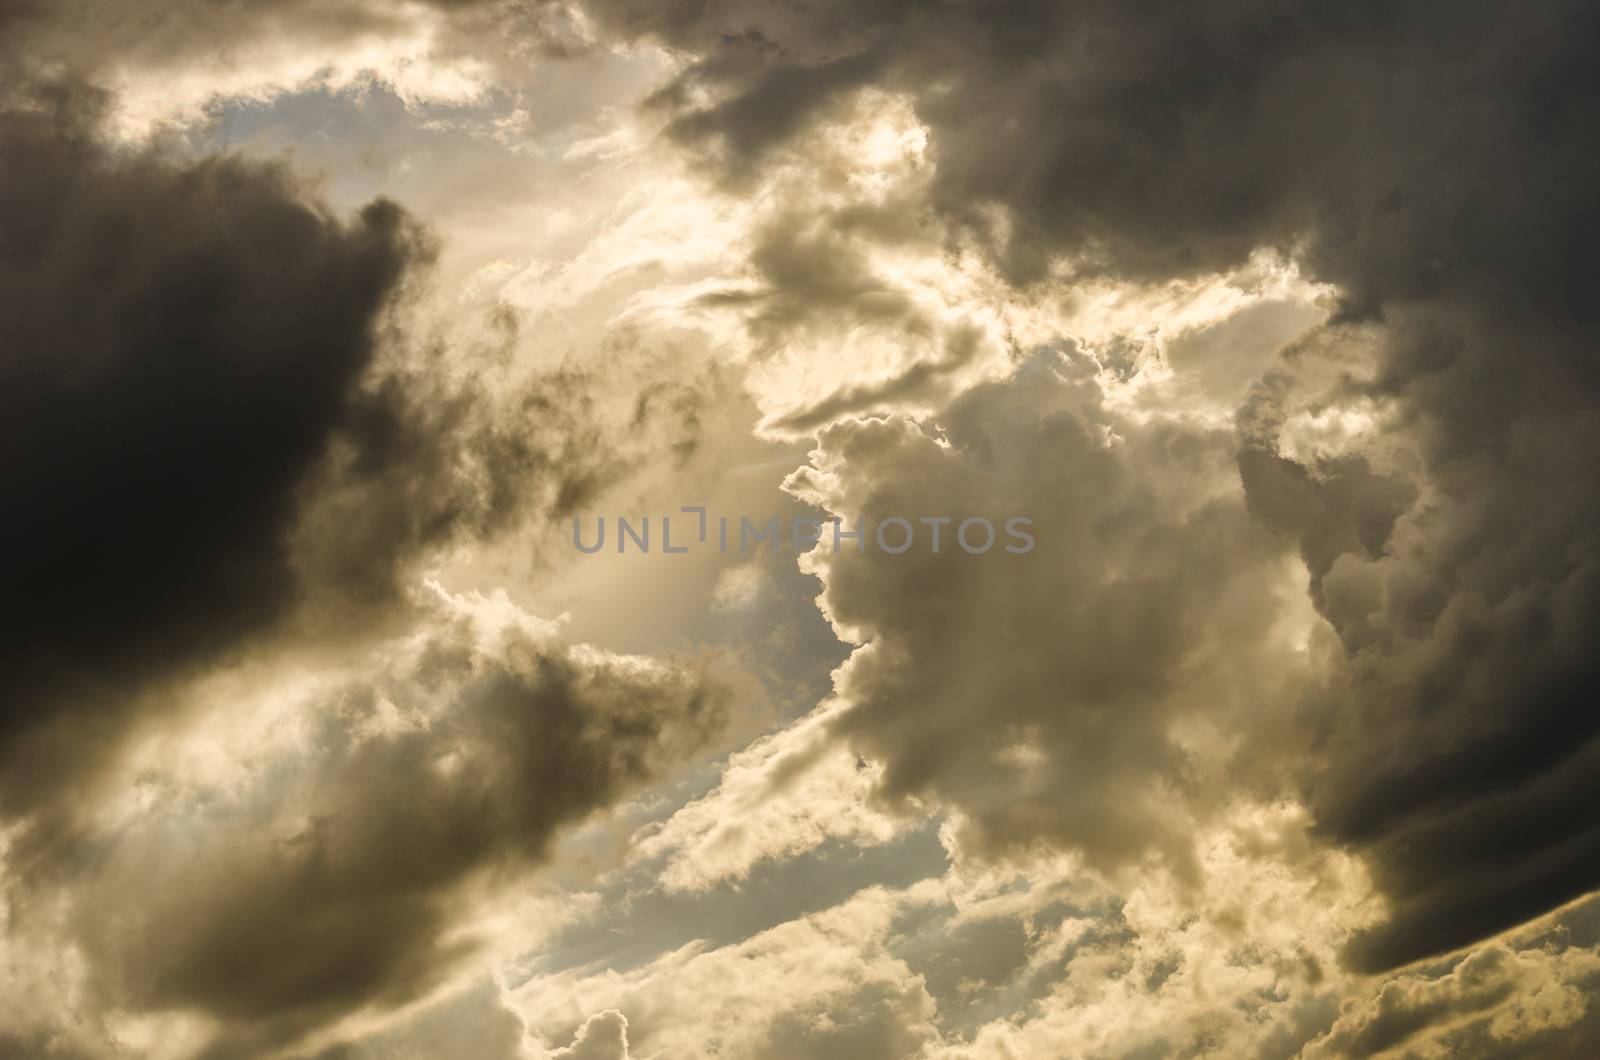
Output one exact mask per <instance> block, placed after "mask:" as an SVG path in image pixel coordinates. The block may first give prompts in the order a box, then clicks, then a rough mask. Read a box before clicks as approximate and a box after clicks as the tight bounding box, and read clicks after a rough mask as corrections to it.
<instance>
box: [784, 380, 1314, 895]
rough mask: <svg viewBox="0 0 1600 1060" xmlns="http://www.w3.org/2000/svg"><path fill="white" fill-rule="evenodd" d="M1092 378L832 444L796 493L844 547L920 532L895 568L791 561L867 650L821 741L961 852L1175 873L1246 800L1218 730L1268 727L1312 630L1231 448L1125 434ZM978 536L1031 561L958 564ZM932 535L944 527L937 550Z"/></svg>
mask: <svg viewBox="0 0 1600 1060" xmlns="http://www.w3.org/2000/svg"><path fill="white" fill-rule="evenodd" d="M1097 372H1098V367H1097V365H1096V363H1095V362H1094V361H1093V360H1092V359H1090V358H1089V357H1087V356H1086V355H1084V354H1083V353H1081V352H1079V351H1076V350H1067V351H1053V350H1044V351H1040V352H1039V353H1038V354H1036V355H1035V356H1034V357H1033V358H1031V359H1030V360H1029V361H1028V362H1027V363H1026V364H1025V365H1024V366H1023V367H1022V368H1021V369H1020V370H1019V371H1018V373H1017V375H1016V376H1015V378H1013V379H1011V380H1007V381H1004V382H1000V383H993V384H988V385H984V386H979V387H976V388H974V389H972V390H970V391H968V392H967V393H966V394H965V395H963V396H962V397H961V398H959V399H957V400H956V401H955V402H953V403H952V404H951V405H950V406H949V407H948V408H947V409H945V410H944V411H943V412H942V413H940V414H939V415H938V416H937V417H936V418H934V419H933V420H932V421H931V422H929V423H927V424H918V423H915V422H912V421H910V420H908V419H906V418H903V417H898V416H895V417H888V418H883V419H876V418H874V419H865V420H847V421H844V422H841V423H839V424H836V425H834V426H833V427H830V428H828V429H826V430H824V431H822V432H821V433H820V435H819V444H818V447H817V449H816V450H814V452H813V454H812V459H811V463H810V465H809V466H808V467H806V468H803V469H801V470H800V471H799V472H797V473H796V474H795V475H793V476H792V477H791V479H790V489H791V490H793V491H794V492H795V493H796V495H797V496H800V497H802V498H803V499H806V500H808V501H811V502H812V503H816V504H818V505H820V506H822V507H823V508H825V509H826V510H827V511H828V512H830V513H832V514H834V515H836V516H837V517H839V518H841V519H843V520H845V528H846V529H849V528H851V527H853V526H854V524H855V522H856V520H857V519H865V520H867V522H868V525H869V526H870V527H872V528H877V527H879V526H880V524H884V522H885V520H887V519H890V518H893V517H898V518H901V519H905V520H909V521H910V523H911V525H912V528H913V533H914V535H915V540H914V542H913V547H912V548H910V549H909V550H907V551H905V552H904V553H901V554H895V553H892V552H889V551H885V550H884V549H882V548H879V547H876V546H874V547H869V548H866V549H864V550H862V551H859V552H858V551H857V550H856V548H855V543H854V542H849V541H846V542H843V544H842V547H841V548H839V549H838V550H837V551H835V548H834V546H833V543H832V541H831V538H830V539H828V540H825V541H824V543H823V545H822V546H820V547H819V548H817V549H816V550H814V551H813V552H812V553H811V554H810V555H809V556H807V557H806V562H807V563H808V565H809V566H810V568H811V569H814V570H815V571H816V572H817V573H818V574H819V576H820V577H821V578H822V580H823V583H824V586H825V590H824V593H823V596H822V598H821V604H822V606H823V608H824V611H825V613H826V614H827V615H828V617H829V619H830V620H831V621H832V622H833V623H834V625H835V628H836V629H838V630H839V631H840V634H841V636H843V637H845V638H847V639H849V640H852V641H854V642H855V643H857V644H860V645H861V647H859V648H857V649H856V651H855V652H854V654H853V655H852V656H851V658H850V659H849V661H848V662H847V663H846V664H845V665H844V666H843V667H842V668H841V669H840V671H839V672H838V674H837V675H836V681H835V684H836V689H837V694H838V696H839V698H840V700H841V702H842V703H843V709H841V710H840V711H839V713H838V714H837V716H836V720H835V721H834V723H833V728H834V731H835V732H836V734H837V735H838V736H839V737H841V738H842V739H844V740H845V741H846V742H847V743H848V745H849V746H850V747H852V748H853V749H855V750H856V751H857V752H858V753H860V754H862V755H863V756H865V757H866V758H867V759H868V760H869V761H877V762H881V763H882V764H883V774H882V778H881V780H880V782H879V784H878V793H879V794H880V795H884V796H887V797H888V798H890V799H892V800H914V799H927V800H931V801H932V802H933V804H934V805H942V806H944V807H946V808H949V809H953V810H958V811H959V812H960V815H961V820H962V822H963V827H964V828H966V829H967V830H968V831H969V834H968V836H967V838H966V840H964V842H963V845H964V846H970V848H971V849H973V850H974V851H977V850H988V851H990V852H992V853H995V854H1004V853H1007V852H1012V853H1015V852H1019V851H1022V850H1026V849H1028V848H1029V847H1030V846H1031V845H1033V844H1036V843H1041V842H1043V843H1049V844H1061V845H1064V846H1067V847H1070V848H1073V849H1076V850H1079V851H1082V852H1084V853H1085V854H1087V855H1088V856H1089V859H1090V861H1091V864H1093V865H1095V866H1096V867H1098V868H1101V869H1105V870H1108V871H1110V870H1115V869H1118V868H1123V867H1128V866H1131V865H1133V864H1136V863H1138V862H1140V860H1141V859H1142V858H1144V857H1145V856H1147V855H1159V856H1163V857H1165V858H1167V859H1168V860H1169V861H1171V862H1172V863H1174V864H1182V863H1184V862H1186V860H1187V859H1188V858H1189V857H1190V855H1191V851H1190V849H1189V842H1188V836H1189V834H1190V832H1191V830H1192V829H1193V827H1194V825H1195V822H1196V820H1199V819H1203V818H1204V817H1205V816H1207V815H1208V814H1210V813H1211V812H1213V811H1214V810H1215V809H1216V808H1217V807H1218V806H1220V805H1222V804H1223V803H1224V802H1225V801H1226V800H1227V799H1229V798H1233V797H1238V796H1242V795H1244V794H1245V793H1246V792H1247V791H1248V790H1249V789H1248V788H1247V787H1244V786H1243V785H1245V784H1247V783H1248V780H1249V776H1250V774H1251V773H1252V772H1253V769H1252V767H1251V765H1250V764H1249V763H1244V762H1235V763H1232V765H1231V766H1230V765H1228V747H1227V741H1228V739H1229V737H1228V736H1227V733H1229V732H1230V730H1234V729H1236V728H1238V727H1240V726H1248V725H1252V724H1255V723H1257V722H1260V723H1262V724H1270V723H1271V722H1270V711H1271V709H1272V708H1271V706H1270V704H1271V703H1272V702H1273V700H1274V699H1275V698H1276V697H1277V696H1279V695H1281V694H1283V692H1284V691H1285V690H1286V689H1292V688H1294V687H1295V682H1296V681H1297V680H1298V679H1300V677H1301V675H1302V673H1303V670H1302V667H1303V663H1304V658H1305V656H1304V654H1303V648H1304V644H1303V636H1302V634H1303V627H1299V628H1297V627H1296V615H1295V610H1294V608H1293V607H1292V606H1290V605H1289V602H1288V600H1287V599H1286V598H1287V597H1288V596H1289V595H1290V594H1289V586H1290V585H1291V584H1292V583H1291V582H1290V580H1289V579H1291V578H1292V577H1293V572H1292V568H1291V566H1290V564H1289V559H1290V557H1289V555H1288V554H1287V553H1286V552H1285V550H1284V549H1283V548H1282V546H1281V545H1280V544H1275V543H1274V538H1273V536H1272V535H1271V534H1270V533H1269V532H1268V531H1266V530H1264V529H1262V528H1260V527H1258V526H1256V525H1255V524H1254V523H1253V521H1252V520H1251V518H1250V516H1249V514H1248V513H1247V512H1246V510H1245V505H1244V498H1243V494H1242V491H1241V490H1240V489H1239V487H1238V484H1237V481H1236V479H1235V478H1234V471H1233V450H1232V439H1231V437H1230V435H1229V432H1227V431H1225V430H1218V429H1208V428H1199V429H1196V428H1193V427H1190V426H1187V425H1185V424H1184V423H1182V422H1181V421H1175V420H1166V419H1157V420H1151V421H1149V422H1144V423H1140V422H1138V421H1135V420H1132V419H1127V418H1124V417H1122V416H1121V415H1120V414H1118V413H1116V412H1114V411H1113V410H1112V409H1110V408H1108V407H1107V405H1106V404H1105V402H1104V392H1103V390H1102V389H1101V384H1100V382H1098V381H1097V380H1098V379H1099V376H1098V375H1097ZM969 517H983V518H986V519H988V520H989V521H990V523H991V525H992V526H993V527H994V528H995V529H996V534H997V539H998V540H999V542H1000V544H1004V543H1007V542H1009V541H1010V539H1009V538H1006V537H1005V536H1004V527H1005V526H1006V524H1007V522H1008V521H1009V520H1011V519H1013V518H1017V517H1021V518H1027V519H1029V520H1031V524H1030V526H1029V528H1028V532H1029V533H1030V534H1032V535H1033V538H1034V540H1035V542H1036V544H1035V547H1034V548H1033V549H1032V550H1031V551H1028V552H1027V553H1026V554H1020V555H1019V554H1012V553H1008V552H1006V551H1004V549H1003V548H1002V547H1000V546H999V545H997V546H996V547H994V548H993V549H992V550H990V551H989V552H987V553H985V554H983V555H970V554H968V553H967V552H965V551H964V550H963V549H962V548H960V547H958V542H957V539H956V533H957V524H958V523H960V522H961V521H963V520H966V519H968V518H969ZM929 518H946V519H949V520H952V521H951V522H950V523H948V524H946V525H945V526H944V527H943V528H942V531H941V533H942V537H943V540H942V542H941V544H940V545H939V551H938V552H935V550H934V548H935V546H934V541H933V536H932V535H933V532H934V528H933V527H932V526H930V525H927V524H924V523H922V522H921V521H922V520H923V519H929ZM875 532H876V530H869V534H872V533H875ZM885 533H886V534H887V535H888V537H889V539H890V540H891V541H898V540H899V537H898V536H897V535H898V534H899V533H900V531H897V530H894V529H893V528H892V527H891V528H889V529H886V530H885ZM826 536H827V535H825V537H826ZM972 536H974V537H981V536H982V535H981V533H974V534H973V535H972ZM1219 769H1227V770H1229V771H1228V772H1227V773H1226V774H1223V773H1218V772H1216V771H1217V770H1219ZM1223 775H1227V776H1229V777H1232V778H1233V780H1234V782H1235V784H1237V785H1240V786H1239V787H1237V788H1234V789H1233V790H1229V787H1228V786H1220V787H1219V784H1218V782H1219V781H1220V779H1221V777H1222V776H1223Z"/></svg>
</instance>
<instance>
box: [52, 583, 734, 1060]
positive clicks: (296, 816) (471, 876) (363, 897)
mask: <svg viewBox="0 0 1600 1060" xmlns="http://www.w3.org/2000/svg"><path fill="white" fill-rule="evenodd" d="M392 654H393V658H392V659H391V660H389V661H387V662H386V663H384V664H383V665H382V668H381V669H380V670H379V672H376V673H374V674H372V675H371V676H363V677H361V678H359V679H357V680H353V681H351V682H349V683H347V684H345V685H343V686H341V687H336V688H333V689H331V690H329V691H328V692H327V693H325V694H323V695H320V696H318V697H317V698H315V699H314V700H313V701H312V702H309V703H307V704H305V705H304V706H303V708H301V709H302V710H303V711H304V716H305V725H306V732H305V737H304V746H302V747H299V748H294V749H293V750H294V751H295V752H296V753H294V754H292V755H289V754H287V753H280V754H279V755H276V756H274V755H270V754H268V755H263V756H262V757H261V759H260V760H256V761H251V760H249V759H247V760H246V761H245V762H242V763H241V765H242V766H243V767H244V768H246V769H248V770H251V771H261V772H263V773H265V774H266V775H267V776H268V777H270V778H271V779H270V780H269V781H268V782H267V783H264V784H261V785H258V786H257V787H255V788H254V789H253V790H251V789H247V791H248V792H249V794H247V795H246V796H245V797H243V798H240V797H238V796H237V795H233V794H230V793H228V792H227V791H226V789H222V790H216V791H202V792H198V793H196V794H198V795H200V796H201V798H200V799H199V800H198V801H199V802H200V804H202V805H204V804H206V803H211V806H210V808H209V809H206V810H201V811H199V812H198V813H197V812H196V811H194V810H188V811H185V810H182V809H179V808H177V806H175V807H174V810H173V811H172V812H171V814H170V816H167V815H154V816H151V817H149V818H147V819H146V820H144V821H143V822H141V824H140V826H139V828H138V829H137V830H135V831H134V832H132V833H130V834H124V835H122V836H118V837H115V838H112V839H108V840H105V841H104V846H103V848H101V849H97V850H95V851H94V852H93V859H92V862H90V863H88V864H93V865H94V866H95V867H94V868H93V869H88V868H87V864H85V865H80V866H78V871H79V872H82V873H84V875H83V876H82V877H80V879H79V881H78V884H77V886H78V890H77V896H76V899H75V901H74V903H73V907H72V909H71V910H70V912H69V918H70V922H71V923H72V925H73V930H74V931H75V932H76V933H77V934H78V935H79V937H80V940H81V944H82V945H83V946H84V948H85V951H86V952H87V953H88V954H89V955H90V958H91V963H92V966H93V967H94V968H95V969H97V971H98V974H99V975H101V976H103V977H104V980H105V981H103V982H102V983H100V984H99V986H100V988H101V989H104V990H105V991H107V992H108V993H109V994H110V995H111V998H112V999H113V1000H114V1002H115V1003H116V1004H117V1005H118V1006H119V1007H122V1008H127V1009H132V1010H136V1011H138V1010H158V1011H159V1010H170V1009H175V1010H183V1011H190V1012H199V1013H203V1014H206V1015H208V1016H210V1017H213V1018H215V1019H217V1020H218V1021H219V1024H220V1028H221V1029H220V1030H219V1032H218V1035H217V1038H216V1040H215V1041H213V1042H212V1043H210V1044H209V1045H208V1046H207V1049H206V1051H205V1052H204V1053H203V1054H202V1055H207V1056H218V1057H223V1056H239V1055H256V1054H258V1053H261V1052H264V1051H266V1050H267V1049H269V1048H270V1047H272V1046H273V1045H275V1044H278V1043H279V1042H288V1041H293V1040H294V1039H295V1037H296V1036H297V1035H298V1034H299V1033H302V1032H303V1031H304V1030H305V1029H307V1028H310V1027H317V1026H320V1025H323V1024H327V1023H330V1022H332V1021H334V1020H335V1019H336V1018H337V1017H339V1016H341V1015H343V1014H344V1013H346V1012H350V1011H354V1010H358V1009H361V1008H363V1007H366V1006H369V1005H384V1004H389V1005H393V1004H398V1003H403V1002H406V1001H411V1000H413V999H415V998H417V997H420V996H422V995H423V994H424V993H425V992H426V991H427V990H429V989H430V988H432V987H434V986H436V985H437V984H439V983H440V982H442V981H444V980H445V979H446V977H447V976H449V975H450V974H451V973H452V972H454V971H455V969H456V968H457V966H458V964H459V962H460V960H461V959H462V958H463V957H465V956H467V955H469V954H471V953H472V952H473V951H474V950H475V949H476V948H477V947H479V946H481V945H482V944H483V943H484V942H486V941H487V940H486V939H484V938H482V937H479V936H478V935H477V934H476V932H475V931H473V930H463V928H464V927H470V925H464V924H463V923H462V921H463V920H464V919H470V911H471V904H470V902H469V901H468V898H469V897H470V895H469V894H466V893H464V890H465V889H466V888H468V887H469V886H476V887H479V888H492V887H493V886H494V885H496V884H497V883H498V881H497V880H496V878H495V877H496V874H497V873H498V874H499V875H500V876H504V875H505V874H506V873H507V872H509V871H513V870H516V869H517V868H519V867H520V866H525V865H527V864H529V863H532V862H536V861H537V860H538V859H540V858H542V857H543V856H544V855H545V853H546V850H547V847H548V845H549V844H550V842H551V838H552V836H553V835H554V834H555V832H556V830H557V829H558V828H559V827H560V826H562V825H566V824H572V823H575V822H578V821H581V820H583V819H584V818H585V817H586V816H587V815H588V814H590V813H591V812H593V811H594V810H596V809H598V808H602V807H604V806H606V805H608V804H609V803H611V802H612V801H614V800H615V799H616V798H617V797H618V796H619V795H621V794H624V793H627V792H629V791H630V790H632V789H633V788H635V787H637V786H638V785H639V784H640V783H642V782H643V781H644V780H647V779H649V778H651V777H652V776H654V775H655V774H656V773H657V772H659V771H660V769H661V768H662V767H663V766H664V765H666V764H668V763H671V762H673V761H675V760H677V759H679V758H682V757H684V756H686V755H688V754H690V753H692V752H693V751H695V750H696V749H698V747H699V746H700V745H701V744H702V743H703V742H704V741H705V739H706V738H707V736H708V735H709V734H710V733H712V732H713V731H715V729H716V727H717V726H718V725H719V724H720V722H721V719H722V716H723V713H724V711H725V708H726V703H725V700H724V692H723V690H721V689H719V688H717V687H716V686H715V685H712V684H709V683H707V681H706V680H705V679H704V677H703V676H702V675H700V674H698V673H696V672H695V670H694V669H693V668H692V667H691V666H688V665H685V664H677V665H669V664H664V663H663V664H654V663H650V662H648V661H645V660H639V659H629V658H611V657H601V656H593V655H585V654H582V653H575V652H573V651H572V650H570V649H567V648H564V647H562V646H561V645H559V644H557V643H552V642H550V641H549V639H548V636H547V635H543V634H541V633H540V632H539V631H537V630H530V629H527V628H525V627H524V626H521V625H518V624H512V625H510V626H507V627H505V628H503V629H496V628H493V627H487V628H485V627H484V626H483V624H482V623H479V624H478V625H476V626H475V625H474V624H473V623H472V622H471V621H469V620H468V619H467V618H464V617H459V616H450V615H448V614H447V615H445V616H443V618H442V619H441V624H440V628H438V629H437V630H428V631H426V632H424V633H422V634H418V635H413V636H412V637H411V638H408V640H407V641H406V642H404V643H402V644H400V645H398V646H396V648H395V649H394V651H393V653H392ZM285 750H286V751H287V750H288V749H285ZM196 818H199V819H200V820H203V822H204V824H205V829H204V831H199V832H197V831H194V830H192V829H193V825H194V824H195V823H197V822H196ZM491 893H492V891H491Z"/></svg>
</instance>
